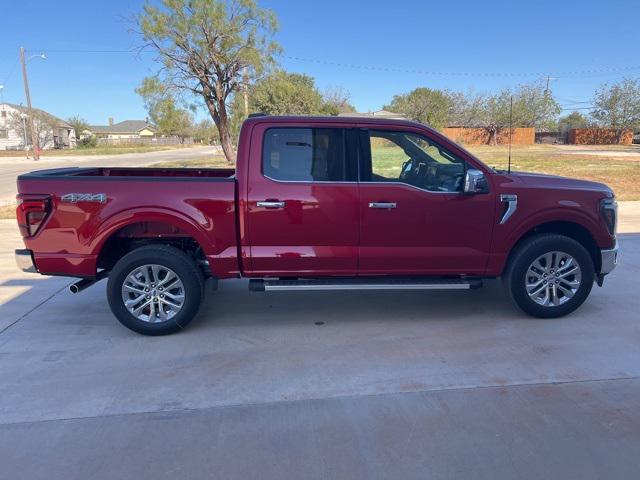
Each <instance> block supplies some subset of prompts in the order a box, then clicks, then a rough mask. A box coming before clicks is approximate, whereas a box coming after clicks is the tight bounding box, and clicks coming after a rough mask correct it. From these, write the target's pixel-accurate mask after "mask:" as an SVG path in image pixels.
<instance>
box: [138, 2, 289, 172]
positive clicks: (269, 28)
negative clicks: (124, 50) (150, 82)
mask: <svg viewBox="0 0 640 480" xmlns="http://www.w3.org/2000/svg"><path fill="white" fill-rule="evenodd" d="M137 24H138V28H139V29H140V32H141V34H142V37H143V39H144V41H145V42H146V46H149V47H150V48H151V49H153V50H154V51H156V52H157V54H158V56H159V58H160V60H161V61H162V68H161V69H160V71H159V72H158V76H159V78H160V80H161V81H162V83H164V84H165V85H167V87H168V88H170V89H172V90H174V91H176V92H179V93H180V94H183V95H194V96H195V97H197V98H200V99H202V101H204V104H205V106H206V108H207V110H208V112H209V114H210V116H211V118H212V120H213V122H214V123H215V125H216V127H217V129H218V132H219V135H220V141H221V144H222V149H223V151H224V154H225V156H226V158H227V161H229V162H233V161H234V158H235V152H234V150H233V144H232V141H231V131H230V125H229V116H230V115H229V111H228V106H227V103H228V102H230V101H231V100H232V98H233V96H234V93H236V92H238V91H239V90H240V89H241V88H242V85H243V77H245V79H248V80H249V81H251V80H252V79H255V78H258V77H260V76H261V75H262V74H263V72H264V70H265V68H268V67H269V66H270V65H271V64H272V63H273V55H274V54H275V53H276V52H278V51H279V47H278V45H277V44H276V43H274V42H273V41H271V37H272V35H273V34H274V33H275V31H276V30H277V21H276V18H275V15H274V14H273V13H272V12H271V11H269V10H265V9H262V8H259V7H258V6H257V5H256V2H255V0H229V1H223V0H162V1H161V2H160V6H156V5H155V3H151V2H147V3H146V4H145V6H144V10H143V12H142V13H141V14H140V15H139V16H138V17H137Z"/></svg>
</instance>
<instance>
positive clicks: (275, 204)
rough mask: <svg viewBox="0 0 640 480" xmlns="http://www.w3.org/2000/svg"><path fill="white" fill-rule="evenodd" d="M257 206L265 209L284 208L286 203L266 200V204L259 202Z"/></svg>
mask: <svg viewBox="0 0 640 480" xmlns="http://www.w3.org/2000/svg"><path fill="white" fill-rule="evenodd" d="M256 205H258V206H259V207H264V208H284V202H279V201H277V200H274V201H267V200H265V201H264V202H257V203H256Z"/></svg>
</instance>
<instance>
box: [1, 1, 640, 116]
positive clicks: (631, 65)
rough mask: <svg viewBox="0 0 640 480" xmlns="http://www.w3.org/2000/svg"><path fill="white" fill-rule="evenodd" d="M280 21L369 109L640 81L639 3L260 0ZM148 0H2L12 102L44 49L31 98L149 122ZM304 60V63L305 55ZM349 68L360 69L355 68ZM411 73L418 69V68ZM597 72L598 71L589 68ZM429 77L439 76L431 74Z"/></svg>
mask: <svg viewBox="0 0 640 480" xmlns="http://www.w3.org/2000/svg"><path fill="white" fill-rule="evenodd" d="M259 3H260V5H261V6H263V7H266V8H270V9H272V10H274V11H275V12H276V14H277V16H278V17H279V20H280V31H279V32H278V34H277V36H276V39H277V41H278V42H279V43H280V44H281V45H282V47H283V49H284V52H283V53H284V56H283V57H282V58H281V62H280V63H281V66H282V67H283V68H285V69H286V70H289V71H295V72H301V73H307V74H309V75H312V76H314V77H315V78H316V82H317V84H318V86H319V87H320V89H324V88H327V87H331V86H342V87H344V88H346V89H347V90H348V91H349V92H350V93H351V101H352V103H353V104H354V105H355V106H356V107H357V108H358V109H359V110H361V111H367V110H376V109H379V108H381V107H382V105H384V104H385V103H387V102H389V101H390V99H391V98H392V96H393V95H394V94H398V93H403V92H408V91H410V90H412V89H413V88H416V87H419V86H426V87H432V88H449V89H452V90H462V91H468V90H475V91H490V90H497V89H500V88H502V87H506V86H514V85H516V84H518V83H523V82H531V81H536V80H541V79H542V78H543V77H544V75H546V74H551V75H552V76H553V77H558V78H557V79H556V80H553V81H552V82H551V86H552V90H553V93H554V95H555V96H556V98H558V99H559V101H560V103H561V104H562V105H565V106H567V107H571V106H575V107H580V108H585V107H588V105H589V104H588V103H571V102H589V101H590V99H591V97H592V94H593V91H594V89H595V88H597V87H598V85H600V84H601V83H604V82H614V81H617V80H620V79H621V78H623V77H624V76H629V77H638V76H640V57H639V56H638V51H637V49H638V45H640V28H638V26H637V11H638V10H637V7H638V2H637V0H626V1H623V0H620V1H615V0H610V1H608V2H606V3H605V2H602V1H596V0H588V1H586V0H582V1H574V0H563V1H558V0H555V1H537V2H521V1H515V0H514V1H495V0H494V1H491V2H480V1H467V0H456V1H449V2H447V1H442V0H439V1H427V0H422V1H419V0H396V1H394V2H391V1H388V0H387V1H378V0H362V1H360V0H341V1H337V0H324V1H321V0H315V1H305V0H297V1H294V0H259ZM142 4H143V1H142V0H110V1H100V2H97V1H94V2H91V1H89V2H87V1H86V0H85V1H77V0H66V1H65V2H63V3H60V2H50V1H48V0H21V1H13V0H11V1H9V0H5V1H4V2H3V6H2V17H3V20H4V22H3V28H2V29H1V30H0V85H2V84H4V89H3V90H2V94H3V96H4V99H5V101H8V102H14V103H22V102H24V91H23V88H22V79H21V75H20V69H19V65H18V64H17V60H18V49H19V47H20V46H25V47H26V48H27V49H28V50H29V51H30V53H39V52H40V51H41V50H43V51H44V52H46V54H47V57H48V58H47V60H44V61H43V60H41V59H38V58H35V59H32V60H31V61H30V62H29V64H28V69H29V79H30V84H31V93H32V97H33V102H34V105H35V106H37V107H40V108H43V109H45V110H47V111H50V112H51V113H53V114H55V115H57V116H59V117H63V118H66V117H69V116H71V115H75V114H79V115H80V116H82V117H84V118H86V119H87V120H89V121H90V122H91V123H106V122H107V118H108V117H110V116H113V117H114V118H115V119H116V121H119V120H124V119H132V118H144V117H145V111H144V107H143V105H142V101H141V99H140V98H139V97H138V96H137V95H136V94H135V92H134V88H135V87H136V86H137V85H138V84H139V83H140V81H141V80H142V78H143V77H145V76H147V75H150V74H152V73H154V72H155V70H156V68H157V65H156V64H155V63H154V60H153V55H150V54H144V55H142V56H140V57H136V56H134V55H132V54H127V53H125V54H123V53H86V52H73V51H72V52H69V50H128V49H131V48H132V47H135V46H136V45H138V44H139V43H140V39H139V38H138V37H136V35H135V34H133V33H131V32H130V28H131V25H130V24H129V22H128V20H127V18H130V17H131V16H133V15H134V14H135V13H136V12H138V11H139V10H140V8H141V5H142ZM302 59H305V60H302ZM348 65H352V67H349V66H348ZM412 70H413V72H412ZM589 70H595V71H593V72H585V71H589ZM427 72H433V74H428V73H427Z"/></svg>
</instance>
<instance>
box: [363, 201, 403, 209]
mask: <svg viewBox="0 0 640 480" xmlns="http://www.w3.org/2000/svg"><path fill="white" fill-rule="evenodd" d="M397 206H398V204H397V203H395V202H371V203H370V204H369V208H378V209H382V210H391V209H392V208H396V207H397Z"/></svg>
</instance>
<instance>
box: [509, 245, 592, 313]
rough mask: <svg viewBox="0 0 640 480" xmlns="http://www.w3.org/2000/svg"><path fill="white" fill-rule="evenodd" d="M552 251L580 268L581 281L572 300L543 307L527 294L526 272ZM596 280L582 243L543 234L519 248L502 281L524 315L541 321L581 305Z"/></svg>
mask: <svg viewBox="0 0 640 480" xmlns="http://www.w3.org/2000/svg"><path fill="white" fill-rule="evenodd" d="M553 251H559V252H564V253H567V254H569V255H571V256H572V257H573V258H574V259H575V261H576V262H577V263H578V265H579V267H580V270H581V276H582V279H581V281H580V285H579V286H578V288H577V290H576V291H575V293H574V294H573V297H571V298H568V299H567V300H566V301H565V302H564V303H561V304H560V305H555V306H543V305H540V304H538V303H536V302H535V301H534V300H533V299H531V298H530V297H529V294H528V293H527V289H526V281H527V271H528V269H529V266H530V265H531V264H532V263H533V262H534V261H535V260H536V259H537V258H538V257H540V256H541V255H544V254H545V253H548V252H553ZM534 278H535V277H534ZM594 278H595V271H594V266H593V259H592V258H591V255H589V252H588V251H587V250H586V249H585V248H584V247H583V246H582V245H581V244H580V243H578V242H577V241H575V240H573V239H572V238H569V237H565V236H563V235H557V234H551V233H543V234H539V235H535V236H532V237H530V238H528V239H526V240H525V241H524V242H523V243H522V244H520V245H518V246H517V247H516V249H515V250H514V251H513V253H512V254H511V257H510V258H509V262H508V265H507V268H506V271H505V275H504V277H503V280H504V284H505V288H506V291H507V295H508V296H509V297H510V298H511V300H512V301H513V302H514V303H515V304H516V305H517V306H518V307H519V308H520V309H522V310H523V311H524V312H525V313H527V314H529V315H532V316H534V317H538V318H557V317H562V316H564V315H567V314H569V313H571V312H573V311H574V310H575V309H576V308H578V307H579V306H580V305H582V303H583V302H584V301H585V300H586V299H587V297H588V296H589V293H590V292H591V288H592V287H593V280H594Z"/></svg>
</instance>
